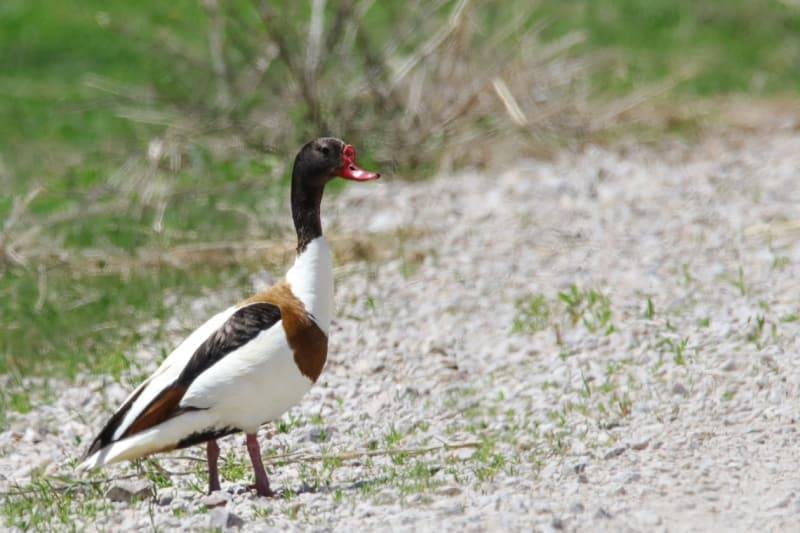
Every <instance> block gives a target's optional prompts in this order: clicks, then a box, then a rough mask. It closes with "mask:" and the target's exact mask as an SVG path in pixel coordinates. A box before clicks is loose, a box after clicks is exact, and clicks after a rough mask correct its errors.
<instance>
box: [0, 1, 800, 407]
mask: <svg viewBox="0 0 800 533" xmlns="http://www.w3.org/2000/svg"><path fill="white" fill-rule="evenodd" d="M798 36H800V3H798V2H797V1H796V0H782V1H778V0H774V1H771V0H727V1H724V2H695V1H692V0H606V1H591V0H540V1H532V0H523V1H517V0H503V1H489V0H473V1H468V0H457V1H444V0H424V1H419V0H418V1H406V0H402V1H401V0H397V1H390V0H381V1H371V0H306V1H302V2H285V1H284V2H262V1H259V0H233V1H223V0H173V1H171V2H163V1H156V0H140V1H137V2H130V1H127V0H126V1H122V0H102V1H100V0H3V1H2V2H0V374H3V375H5V376H6V379H7V380H10V381H14V380H20V379H22V378H23V377H25V376H30V375H45V376H46V375H57V376H70V375H74V374H75V373H76V372H78V371H82V370H86V369H90V370H92V371H97V372H110V373H116V374H118V373H119V372H121V371H122V370H124V369H125V368H127V366H128V364H129V362H128V358H127V356H126V354H127V353H129V351H130V349H131V348H132V347H133V346H134V345H135V344H136V343H137V342H139V341H140V340H141V339H140V335H141V331H142V327H141V326H142V323H143V321H147V323H148V324H153V327H152V328H151V329H152V334H150V333H148V338H150V337H155V338H158V335H159V332H160V331H162V329H163V325H160V324H163V322H164V320H163V319H164V318H166V317H168V316H170V315H171V314H172V313H173V311H174V307H175V304H176V303H179V302H181V301H182V302H190V301H191V299H192V298H193V297H195V296H198V295H200V294H201V293H202V292H203V291H214V290H219V289H224V288H228V289H234V288H242V289H247V288H249V286H250V284H251V281H250V280H251V277H250V276H251V275H252V274H253V273H254V272H256V271H258V270H260V269H263V268H264V266H265V258H269V257H272V258H273V260H277V261H281V262H284V263H285V261H283V260H284V259H285V258H286V257H287V256H285V255H280V254H278V255H276V254H275V253H271V252H272V251H274V250H276V249H280V250H283V251H290V250H291V246H292V244H291V237H292V234H291V231H290V230H289V229H288V228H289V225H288V218H287V212H288V205H287V196H288V189H287V184H288V176H289V172H290V167H289V166H288V165H289V163H290V161H291V157H292V156H293V154H294V151H295V150H296V148H297V147H298V146H299V145H300V144H301V143H303V142H305V141H306V140H308V139H310V138H314V137H317V136H319V135H322V134H332V135H337V136H341V137H343V138H345V139H347V140H348V142H350V143H353V144H354V145H355V146H356V147H358V149H359V158H360V160H361V161H362V162H363V163H364V166H371V167H376V168H379V169H380V170H381V171H383V172H386V173H387V174H388V176H389V178H388V179H404V180H423V179H427V178H430V177H431V176H434V175H436V174H440V173H446V172H455V171H458V170H460V169H464V168H480V169H486V171H487V172H489V171H491V169H496V168H502V167H503V166H507V165H513V164H514V162H515V161H516V160H519V159H520V158H525V157H547V156H548V155H549V154H551V153H553V152H554V151H555V150H557V149H563V148H568V149H575V148H579V147H580V146H581V145H583V144H585V143H588V142H591V143H606V142H612V141H614V140H615V139H620V138H623V137H625V136H635V137H636V138H637V140H638V141H639V142H650V141H655V140H658V139H660V138H663V137H664V136H673V135H674V136H681V137H688V138H691V137H692V136H694V135H697V134H698V132H700V131H703V130H704V129H707V128H714V127H719V125H720V124H721V125H723V126H724V125H725V124H726V121H729V122H730V121H732V120H735V116H734V115H735V114H736V112H738V111H742V110H750V111H752V110H754V109H755V110H757V109H759V108H761V107H764V106H767V107H769V106H776V105H777V106H780V105H793V102H794V99H795V98H796V96H795V95H796V92H797V89H798V83H799V82H800V39H798ZM731 116H734V118H733V119H731V118H730V117H731ZM740 122H741V121H740ZM273 245H274V246H277V247H278V248H273ZM345 259H346V258H345ZM267 266H269V265H267ZM279 266H284V265H279ZM165 295H180V299H175V298H172V299H170V298H168V297H165ZM0 401H2V406H1V407H2V411H3V412H5V411H6V410H7V409H13V410H16V411H25V410H26V409H28V408H29V405H28V404H27V402H28V401H29V400H28V399H27V396H25V395H24V394H17V393H10V392H9V393H3V394H2V395H0Z"/></svg>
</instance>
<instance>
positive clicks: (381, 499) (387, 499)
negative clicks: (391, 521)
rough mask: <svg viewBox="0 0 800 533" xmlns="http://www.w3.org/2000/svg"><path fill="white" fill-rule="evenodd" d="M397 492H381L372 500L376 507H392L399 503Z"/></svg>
mask: <svg viewBox="0 0 800 533" xmlns="http://www.w3.org/2000/svg"><path fill="white" fill-rule="evenodd" d="M397 496H398V494H397V492H396V491H394V490H392V489H386V490H382V491H380V492H379V493H378V494H376V495H375V497H374V498H373V499H372V502H373V503H374V504H375V505H392V504H393V503H395V502H396V501H397Z"/></svg>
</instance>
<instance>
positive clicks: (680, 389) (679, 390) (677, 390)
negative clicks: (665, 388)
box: [672, 383, 689, 396]
mask: <svg viewBox="0 0 800 533" xmlns="http://www.w3.org/2000/svg"><path fill="white" fill-rule="evenodd" d="M672 394H678V395H680V396H688V395H689V391H688V390H687V389H686V387H684V386H683V383H676V384H675V385H673V386H672Z"/></svg>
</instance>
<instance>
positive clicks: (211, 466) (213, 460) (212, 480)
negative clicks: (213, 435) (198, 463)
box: [206, 440, 219, 494]
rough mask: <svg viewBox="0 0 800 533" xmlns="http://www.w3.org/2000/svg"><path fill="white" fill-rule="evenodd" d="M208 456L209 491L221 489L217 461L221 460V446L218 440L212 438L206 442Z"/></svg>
mask: <svg viewBox="0 0 800 533" xmlns="http://www.w3.org/2000/svg"><path fill="white" fill-rule="evenodd" d="M206 457H207V458H208V493H209V494H211V493H212V492H214V491H215V490H219V470H218V469H217V461H218V460H219V446H217V441H215V440H210V441H208V443H206Z"/></svg>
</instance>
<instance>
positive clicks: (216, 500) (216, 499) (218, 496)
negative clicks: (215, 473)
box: [200, 490, 229, 509]
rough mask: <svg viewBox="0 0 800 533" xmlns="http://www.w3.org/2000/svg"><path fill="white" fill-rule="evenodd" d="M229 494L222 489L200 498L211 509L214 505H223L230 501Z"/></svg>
mask: <svg viewBox="0 0 800 533" xmlns="http://www.w3.org/2000/svg"><path fill="white" fill-rule="evenodd" d="M228 499H229V497H228V494H227V493H225V492H222V491H219V490H217V491H214V492H212V493H211V494H206V495H205V496H203V497H202V498H201V499H200V503H202V504H203V505H205V506H206V507H208V508H209V509H211V508H212V507H222V506H224V505H225V504H227V503H228Z"/></svg>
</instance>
